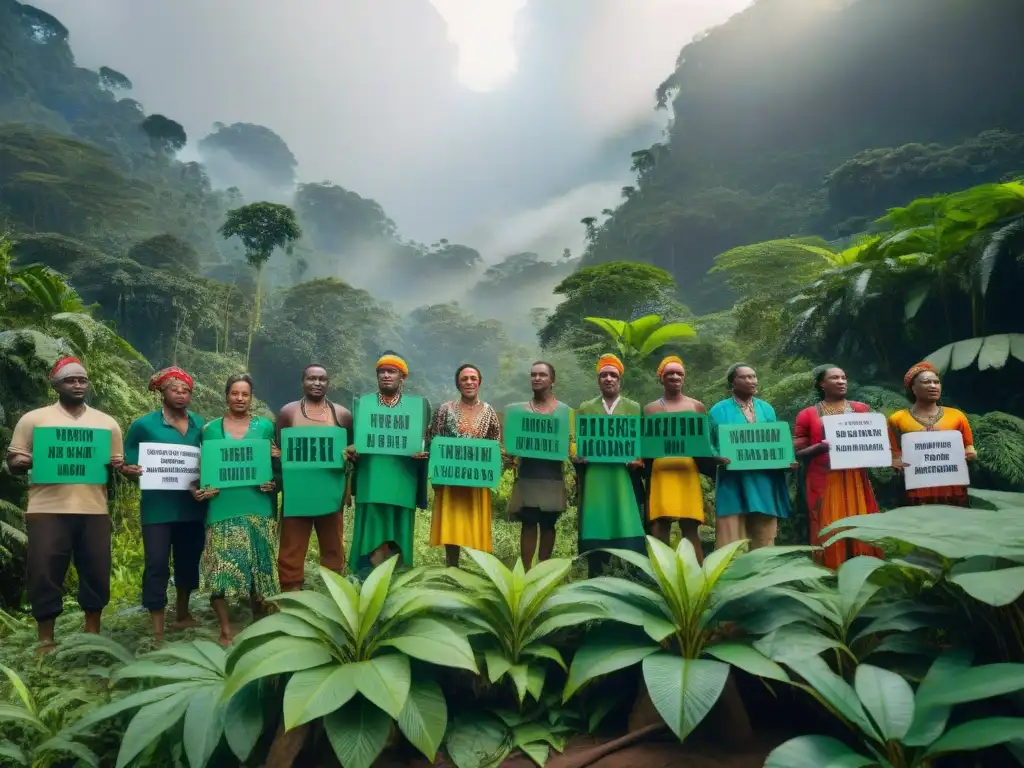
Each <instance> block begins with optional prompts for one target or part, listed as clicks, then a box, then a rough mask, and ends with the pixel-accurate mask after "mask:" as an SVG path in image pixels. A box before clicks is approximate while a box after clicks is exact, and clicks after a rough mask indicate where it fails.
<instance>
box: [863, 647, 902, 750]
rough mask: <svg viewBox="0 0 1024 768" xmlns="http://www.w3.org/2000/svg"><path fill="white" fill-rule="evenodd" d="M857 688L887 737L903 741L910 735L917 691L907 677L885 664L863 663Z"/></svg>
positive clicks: (864, 703)
mask: <svg viewBox="0 0 1024 768" xmlns="http://www.w3.org/2000/svg"><path fill="white" fill-rule="evenodd" d="M853 688H854V690H855V691H856V693H857V696H858V698H860V701H861V704H863V705H864V708H865V709H866V710H867V711H868V714H869V715H871V718H872V719H873V720H874V721H875V725H877V726H878V729H879V731H881V733H882V736H883V739H882V740H883V741H899V740H900V739H902V738H903V737H904V736H906V735H907V731H909V730H910V725H911V723H913V722H914V691H913V690H912V689H911V687H910V684H909V683H908V682H907V681H906V680H904V679H903V678H902V677H900V676H899V675H897V674H896V673H895V672H890V671H888V670H886V669H882V668H881V667H875V666H872V665H871V664H861V665H859V666H858V667H857V671H856V673H855V674H854V679H853Z"/></svg>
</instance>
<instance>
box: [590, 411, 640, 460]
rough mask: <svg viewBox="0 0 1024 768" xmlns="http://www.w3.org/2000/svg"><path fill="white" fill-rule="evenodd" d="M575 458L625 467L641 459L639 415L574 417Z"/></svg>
mask: <svg viewBox="0 0 1024 768" xmlns="http://www.w3.org/2000/svg"><path fill="white" fill-rule="evenodd" d="M576 455H577V456H579V457H580V458H583V459H586V460H587V461H593V462H599V463H605V464H628V463H629V462H631V461H635V460H636V459H638V458H640V416H589V415H581V414H577V416H576Z"/></svg>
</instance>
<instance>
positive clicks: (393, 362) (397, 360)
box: [377, 352, 409, 376]
mask: <svg viewBox="0 0 1024 768" xmlns="http://www.w3.org/2000/svg"><path fill="white" fill-rule="evenodd" d="M384 366H391V367H392V368H397V369H398V370H400V371H401V372H402V375H403V376H408V375H409V366H408V364H407V363H406V362H405V360H403V359H402V358H401V357H399V356H398V355H396V354H395V353H393V352H387V353H385V354H383V355H381V356H380V360H378V361H377V370H380V369H381V368H383V367H384Z"/></svg>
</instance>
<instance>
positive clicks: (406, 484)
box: [348, 394, 430, 573]
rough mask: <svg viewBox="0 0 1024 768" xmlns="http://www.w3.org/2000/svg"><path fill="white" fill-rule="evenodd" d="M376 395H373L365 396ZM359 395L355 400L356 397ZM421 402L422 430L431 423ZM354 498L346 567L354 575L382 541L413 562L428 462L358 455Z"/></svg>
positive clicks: (404, 562)
mask: <svg viewBox="0 0 1024 768" xmlns="http://www.w3.org/2000/svg"><path fill="white" fill-rule="evenodd" d="M367 396H369V397H375V396H376V395H375V394H371V395H364V397H367ZM361 399H362V398H359V400H361ZM420 399H421V400H422V402H423V429H424V432H426V429H427V427H428V426H429V424H430V403H428V402H427V400H426V399H425V398H420ZM359 400H356V401H355V403H354V404H353V407H352V424H353V434H352V443H353V444H355V442H356V439H355V430H356V429H357V428H358V424H359V418H358V416H357V413H358V410H359ZM352 495H353V496H354V497H355V499H356V504H355V521H354V523H353V527H352V545H351V546H350V547H349V560H348V567H349V569H350V570H352V571H354V572H356V573H358V572H360V571H365V570H367V569H369V568H371V567H372V566H371V563H370V555H371V554H372V553H373V552H374V550H376V549H377V548H378V547H380V546H381V545H382V544H393V545H394V546H397V547H398V549H399V551H400V553H401V563H402V565H406V566H411V565H412V564H413V547H414V537H415V523H416V508H417V507H419V508H421V509H425V508H426V506H427V462H426V461H425V460H421V459H413V458H410V457H408V456H391V455H387V454H380V453H378V454H366V453H361V454H359V458H358V459H357V460H356V471H355V474H354V476H353V478H352Z"/></svg>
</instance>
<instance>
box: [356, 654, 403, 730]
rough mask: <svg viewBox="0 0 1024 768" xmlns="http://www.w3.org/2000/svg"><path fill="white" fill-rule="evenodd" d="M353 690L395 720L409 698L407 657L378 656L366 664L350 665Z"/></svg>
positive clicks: (397, 655)
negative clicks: (352, 673) (352, 675)
mask: <svg viewBox="0 0 1024 768" xmlns="http://www.w3.org/2000/svg"><path fill="white" fill-rule="evenodd" d="M350 666H351V667H352V669H353V672H354V678H353V681H354V683H355V686H356V690H357V691H359V692H360V693H361V694H363V696H365V697H366V698H367V699H368V700H369V701H370V703H371V704H374V705H375V706H377V707H379V708H380V709H382V710H384V711H385V712H387V713H388V714H389V715H390V716H391V717H393V718H397V717H398V716H399V715H400V714H401V712H402V707H404V706H405V700H406V699H407V698H409V686H410V685H411V684H412V672H411V670H410V668H409V657H408V656H405V655H403V654H400V653H389V654H387V655H386V656H377V657H376V658H373V659H370V660H369V661H361V662H359V663H357V664H352V665H350Z"/></svg>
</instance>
